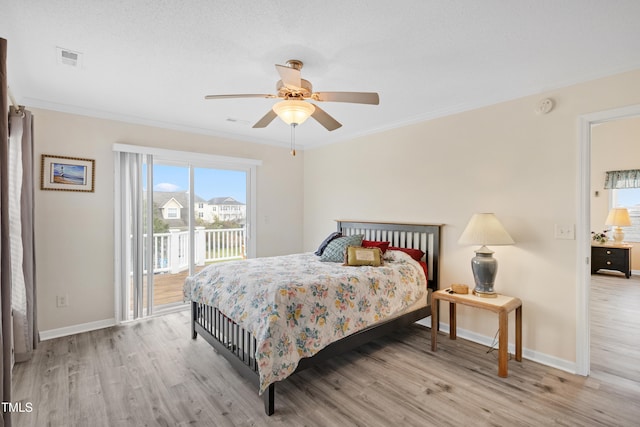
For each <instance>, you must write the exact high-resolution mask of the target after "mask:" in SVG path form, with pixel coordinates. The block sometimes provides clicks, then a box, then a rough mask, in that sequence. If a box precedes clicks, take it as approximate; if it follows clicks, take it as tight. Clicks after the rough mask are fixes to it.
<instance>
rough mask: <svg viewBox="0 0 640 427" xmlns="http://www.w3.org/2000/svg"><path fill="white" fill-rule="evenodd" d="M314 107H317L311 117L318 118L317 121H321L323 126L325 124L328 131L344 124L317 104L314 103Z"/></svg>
mask: <svg viewBox="0 0 640 427" xmlns="http://www.w3.org/2000/svg"><path fill="white" fill-rule="evenodd" d="M314 107H316V109H315V111H314V112H313V114H312V115H311V117H313V118H314V119H316V121H317V122H318V123H320V124H321V125H322V126H324V127H325V128H326V129H327V130H328V131H332V130H336V129H338V128H339V127H341V126H342V124H341V123H340V122H339V121H337V120H336V119H334V118H333V117H331V116H330V115H329V114H328V113H327V112H326V111H324V110H323V109H322V108H320V107H318V106H317V105H315V104H314Z"/></svg>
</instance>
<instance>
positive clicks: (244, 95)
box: [204, 93, 277, 99]
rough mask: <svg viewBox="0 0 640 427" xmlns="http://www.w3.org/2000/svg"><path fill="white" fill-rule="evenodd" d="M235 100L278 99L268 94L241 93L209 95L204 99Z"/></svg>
mask: <svg viewBox="0 0 640 427" xmlns="http://www.w3.org/2000/svg"><path fill="white" fill-rule="evenodd" d="M234 98H277V96H275V95H270V94H268V93H240V94H236V95H207V96H205V97H204V99H234Z"/></svg>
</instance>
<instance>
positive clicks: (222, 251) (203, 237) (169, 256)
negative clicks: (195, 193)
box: [144, 227, 246, 274]
mask: <svg viewBox="0 0 640 427" xmlns="http://www.w3.org/2000/svg"><path fill="white" fill-rule="evenodd" d="M144 237H145V239H146V238H147V235H146V234H145V235H144ZM245 237H246V236H245V229H244V228H224V229H216V230H206V229H205V228H204V227H196V229H195V233H194V242H195V254H194V261H195V264H196V265H205V264H206V263H207V262H213V261H225V260H231V259H242V258H244V257H245V255H246V254H245ZM152 248H153V249H152V250H153V272H154V273H171V274H175V273H179V272H181V271H184V270H186V269H188V268H189V232H188V231H180V230H170V232H169V233H155V234H154V235H153V246H152Z"/></svg>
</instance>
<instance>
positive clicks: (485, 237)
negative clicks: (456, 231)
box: [458, 213, 515, 246]
mask: <svg viewBox="0 0 640 427" xmlns="http://www.w3.org/2000/svg"><path fill="white" fill-rule="evenodd" d="M458 243H459V244H461V245H482V246H484V245H513V244H514V243H515V242H514V241H513V239H512V238H511V236H509V233H507V230H505V228H504V227H503V226H502V224H500V221H498V218H496V216H495V215H494V214H492V213H477V214H474V215H473V216H472V217H471V219H470V220H469V223H468V224H467V228H465V229H464V231H463V232H462V235H461V236H460V239H459V240H458Z"/></svg>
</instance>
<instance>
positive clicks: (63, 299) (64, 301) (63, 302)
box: [56, 295, 69, 308]
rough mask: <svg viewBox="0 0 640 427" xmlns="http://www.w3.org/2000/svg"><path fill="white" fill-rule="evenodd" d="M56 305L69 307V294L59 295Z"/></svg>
mask: <svg viewBox="0 0 640 427" xmlns="http://www.w3.org/2000/svg"><path fill="white" fill-rule="evenodd" d="M56 307H58V308H60V307H69V296H68V295H58V296H57V297H56Z"/></svg>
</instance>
